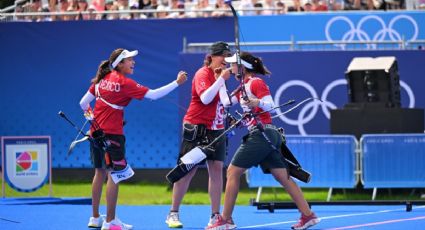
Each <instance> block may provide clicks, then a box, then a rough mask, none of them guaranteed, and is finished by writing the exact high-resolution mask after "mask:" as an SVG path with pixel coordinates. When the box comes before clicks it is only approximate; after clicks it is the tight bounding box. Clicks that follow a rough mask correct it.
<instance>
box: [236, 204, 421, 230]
mask: <svg viewBox="0 0 425 230" xmlns="http://www.w3.org/2000/svg"><path fill="white" fill-rule="evenodd" d="M348 206H349V205H348ZM420 208H425V206H424V205H421V206H414V209H420ZM403 210H406V208H398V209H388V210H381V211H375V212H364V213H353V214H346V215H337V216H325V217H320V220H327V219H336V218H342V217H352V216H365V215H374V214H380V213H388V212H397V211H403ZM297 221H298V220H290V221H283V222H275V223H268V224H259V225H251V226H245V227H238V229H249V228H260V227H266V226H274V225H281V224H290V223H296V222H297Z"/></svg>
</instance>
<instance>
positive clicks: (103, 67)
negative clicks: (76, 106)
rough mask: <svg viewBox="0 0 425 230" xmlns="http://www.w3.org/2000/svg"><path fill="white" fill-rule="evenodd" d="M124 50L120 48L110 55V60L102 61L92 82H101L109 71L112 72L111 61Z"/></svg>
mask: <svg viewBox="0 0 425 230" xmlns="http://www.w3.org/2000/svg"><path fill="white" fill-rule="evenodd" d="M123 50H124V49H123V48H118V49H116V50H114V51H113V52H112V53H111V55H110V56H109V59H108V60H104V61H102V62H101V63H100V65H99V68H98V69H97V73H96V76H95V77H94V78H93V79H91V82H92V83H94V84H97V83H99V82H100V81H101V80H102V79H103V78H104V77H105V76H106V75H107V74H108V73H110V72H112V69H111V63H113V62H114V61H115V60H116V59H117V57H118V56H119V55H120V54H121V52H122V51H123ZM116 68H118V67H115V69H116Z"/></svg>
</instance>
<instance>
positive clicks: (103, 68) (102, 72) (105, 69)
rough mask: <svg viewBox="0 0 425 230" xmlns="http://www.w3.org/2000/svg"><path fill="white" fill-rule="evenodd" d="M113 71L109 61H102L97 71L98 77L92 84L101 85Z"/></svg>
mask: <svg viewBox="0 0 425 230" xmlns="http://www.w3.org/2000/svg"><path fill="white" fill-rule="evenodd" d="M111 71H112V70H111V67H110V62H109V60H104V61H102V62H101V63H100V65H99V68H98V69H97V73H96V76H95V77H94V78H93V79H92V80H91V82H92V83H94V84H97V83H99V82H100V80H102V79H103V78H104V77H105V76H106V75H107V74H108V73H110V72H111Z"/></svg>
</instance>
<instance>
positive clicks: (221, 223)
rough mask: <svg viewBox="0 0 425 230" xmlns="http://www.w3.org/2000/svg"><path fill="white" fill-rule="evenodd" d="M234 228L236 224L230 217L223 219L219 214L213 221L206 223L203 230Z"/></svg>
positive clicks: (227, 229) (228, 229)
mask: <svg viewBox="0 0 425 230" xmlns="http://www.w3.org/2000/svg"><path fill="white" fill-rule="evenodd" d="M230 229H236V225H235V223H234V222H233V220H232V219H230V220H227V221H226V220H224V219H223V217H222V216H221V215H219V216H217V217H216V220H215V223H214V224H212V225H208V226H207V227H206V228H205V230H230Z"/></svg>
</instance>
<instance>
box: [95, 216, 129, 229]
mask: <svg viewBox="0 0 425 230" xmlns="http://www.w3.org/2000/svg"><path fill="white" fill-rule="evenodd" d="M131 229H133V225H130V224H125V223H123V222H122V221H121V220H120V219H118V218H115V219H114V220H112V221H111V222H109V223H108V222H106V220H105V221H103V224H102V230H131Z"/></svg>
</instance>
